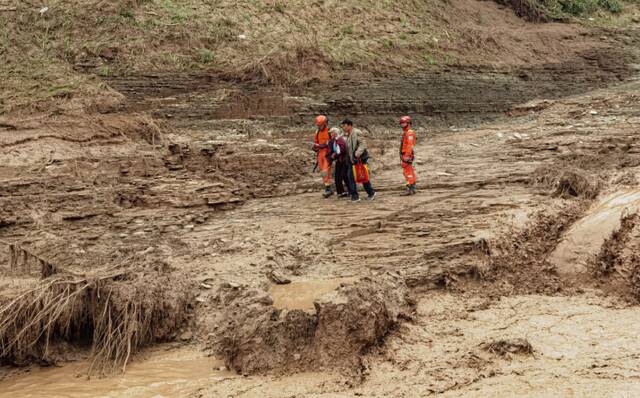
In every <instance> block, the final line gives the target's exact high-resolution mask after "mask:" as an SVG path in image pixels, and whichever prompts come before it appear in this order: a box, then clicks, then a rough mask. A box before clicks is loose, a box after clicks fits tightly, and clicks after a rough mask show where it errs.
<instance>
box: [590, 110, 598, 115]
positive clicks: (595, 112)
mask: <svg viewBox="0 0 640 398" xmlns="http://www.w3.org/2000/svg"><path fill="white" fill-rule="evenodd" d="M589 113H590V114H592V115H597V114H598V112H597V111H591V112H589Z"/></svg>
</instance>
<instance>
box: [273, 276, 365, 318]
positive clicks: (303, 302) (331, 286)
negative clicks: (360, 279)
mask: <svg viewBox="0 0 640 398" xmlns="http://www.w3.org/2000/svg"><path fill="white" fill-rule="evenodd" d="M355 280H357V278H335V279H318V280H308V281H297V282H291V283H289V284H287V285H274V286H273V287H272V288H271V289H270V293H271V298H272V299H273V306H274V307H275V308H278V309H287V310H306V311H308V310H313V309H314V308H315V307H314V305H313V302H314V301H316V300H317V299H319V298H320V297H322V296H323V295H325V294H327V293H330V292H332V291H334V290H336V289H337V288H338V287H340V285H341V284H342V283H348V282H353V281H355Z"/></svg>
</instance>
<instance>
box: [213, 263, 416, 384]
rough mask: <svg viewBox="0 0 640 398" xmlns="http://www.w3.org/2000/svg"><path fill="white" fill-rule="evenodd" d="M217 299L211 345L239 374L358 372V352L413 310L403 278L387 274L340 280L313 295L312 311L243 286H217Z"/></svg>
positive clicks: (375, 341)
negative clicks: (282, 304) (280, 304)
mask: <svg viewBox="0 0 640 398" xmlns="http://www.w3.org/2000/svg"><path fill="white" fill-rule="evenodd" d="M215 301H216V304H217V305H218V309H219V310H220V311H222V315H221V318H220V319H219V326H218V329H217V331H216V333H215V337H214V339H213V341H211V344H212V346H213V349H214V351H215V353H216V354H217V355H220V356H221V357H223V358H224V359H225V362H226V364H227V366H228V367H229V368H230V369H233V370H235V371H237V372H239V373H241V374H252V373H264V372H267V371H272V372H277V373H280V372H301V371H304V370H318V369H322V368H331V369H337V368H343V369H345V370H347V371H357V370H358V369H359V366H360V360H361V355H363V354H364V353H365V352H366V351H367V349H369V348H370V347H372V346H375V345H377V344H380V343H381V342H382V341H383V340H384V338H385V336H386V335H387V334H388V333H389V332H390V331H391V330H393V329H394V328H395V326H396V324H397V322H398V320H399V319H400V318H402V317H409V316H410V314H411V311H412V305H411V299H410V298H408V296H407V288H406V286H405V284H404V282H403V281H402V279H400V278H399V277H397V276H391V275H381V276H379V277H376V278H363V279H361V280H359V281H357V282H354V283H352V284H343V285H342V286H341V287H340V288H338V289H337V290H336V291H334V292H331V293H329V294H327V295H325V296H323V297H321V298H320V299H318V300H316V302H315V303H314V305H315V312H306V311H303V310H278V309H275V308H274V307H273V306H272V300H271V298H270V297H269V296H268V295H267V294H266V293H265V292H261V291H258V290H255V289H250V288H247V287H244V286H240V287H231V286H223V287H221V289H220V291H219V293H218V296H217V297H216V299H215Z"/></svg>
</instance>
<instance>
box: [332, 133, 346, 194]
mask: <svg viewBox="0 0 640 398" xmlns="http://www.w3.org/2000/svg"><path fill="white" fill-rule="evenodd" d="M329 133H330V136H331V140H330V141H329V153H328V154H327V156H328V158H329V161H330V162H331V163H334V164H335V167H334V172H333V181H335V185H336V194H337V195H338V198H345V197H347V196H349V193H348V190H349V179H348V168H349V164H348V163H349V162H348V161H347V144H346V142H345V139H344V137H343V134H342V130H340V129H339V128H338V127H333V128H332V129H331V130H329Z"/></svg>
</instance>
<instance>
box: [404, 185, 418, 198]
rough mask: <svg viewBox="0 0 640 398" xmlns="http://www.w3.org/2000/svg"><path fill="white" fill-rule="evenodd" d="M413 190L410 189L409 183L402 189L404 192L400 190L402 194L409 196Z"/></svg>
mask: <svg viewBox="0 0 640 398" xmlns="http://www.w3.org/2000/svg"><path fill="white" fill-rule="evenodd" d="M414 193H415V192H413V191H412V190H411V185H407V187H406V188H405V189H404V192H402V196H410V195H413V194H414Z"/></svg>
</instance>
